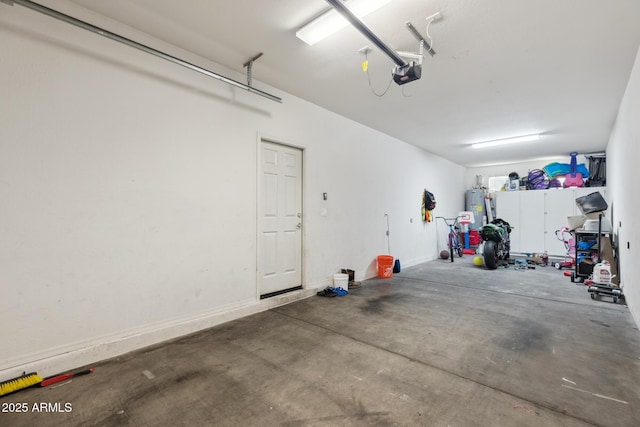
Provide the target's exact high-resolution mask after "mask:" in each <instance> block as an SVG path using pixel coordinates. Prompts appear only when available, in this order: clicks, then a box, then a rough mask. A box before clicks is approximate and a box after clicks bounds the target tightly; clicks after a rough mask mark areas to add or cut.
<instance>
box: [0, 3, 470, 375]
mask: <svg viewBox="0 0 640 427" xmlns="http://www.w3.org/2000/svg"><path fill="white" fill-rule="evenodd" d="M74 12H75V13H74V15H75V16H77V17H79V18H81V19H89V18H90V20H91V21H92V22H94V23H96V24H97V25H103V23H102V22H101V18H99V17H96V16H94V15H89V16H88V17H86V16H83V11H82V9H77V10H74ZM105 22H106V21H105ZM107 23H108V24H109V28H110V29H112V30H113V31H115V32H120V33H123V34H125V35H127V36H129V37H131V38H133V39H136V40H138V41H140V42H143V43H146V44H150V45H153V46H154V47H156V48H159V49H161V50H166V51H169V52H171V53H173V54H175V55H176V56H179V57H182V58H184V59H186V60H190V61H193V62H196V63H198V64H200V65H202V66H205V67H206V68H210V69H213V70H216V71H219V72H221V73H222V74H226V75H229V76H230V77H234V78H235V79H237V80H239V81H242V80H243V76H240V75H234V74H233V73H232V72H231V71H230V70H225V69H224V68H222V67H220V66H218V65H216V64H212V63H208V62H207V61H205V60H203V59H202V58H197V57H194V56H193V55H191V54H189V53H188V52H182V51H180V50H179V49H177V48H175V47H172V46H167V45H165V44H163V43H161V42H159V41H157V40H153V39H150V38H149V37H148V36H146V35H144V34H139V33H135V32H133V31H132V30H131V29H128V28H126V27H121V26H118V24H116V23H112V22H107ZM0 67H1V68H2V78H1V79H0V93H1V94H2V96H1V99H2V102H0V200H1V201H2V208H1V209H0V295H1V297H0V323H2V324H3V325H5V326H4V327H3V328H2V329H1V332H0V334H1V336H0V338H1V339H2V341H1V342H2V343H3V351H2V352H1V354H0V380H4V379H6V378H11V377H14V376H16V375H18V374H20V373H21V372H22V371H23V370H27V371H31V370H36V371H38V372H39V373H41V374H43V375H48V374H52V373H55V372H59V371H63V370H66V369H70V368H73V367H76V366H79V365H84V364H88V363H92V362H93V361H97V360H101V359H104V358H107V357H111V356H114V355H117V354H121V353H123V352H126V351H130V350H132V349H134V348H139V347H142V346H145V345H149V344H152V343H155V342H158V341H161V340H165V339H169V338H172V337H175V336H179V335H181V334H185V333H189V332H192V331H195V330H198V329H201V328H205V327H208V326H212V325H215V324H217V323H220V322H222V321H226V320H229V319H232V318H236V317H239V316H242V315H246V314H249V313H252V312H255V311H259V310H263V309H266V308H268V307H269V306H270V305H269V304H272V305H273V304H275V303H268V302H267V303H265V302H260V301H259V299H258V291H257V284H256V283H257V281H256V262H257V261H256V233H257V230H256V192H257V190H256V189H257V176H256V163H257V147H258V141H259V139H260V138H261V137H265V138H269V139H271V140H275V141H277V142H278V141H279V142H285V143H290V144H293V145H296V146H299V147H301V148H304V150H305V152H304V179H305V186H304V209H305V214H304V242H305V255H304V260H305V261H304V285H305V287H306V288H307V291H306V293H305V292H301V293H299V295H298V297H303V296H307V295H310V294H312V293H313V292H312V289H311V288H314V287H322V286H325V285H326V284H328V283H329V280H330V278H331V277H332V274H333V273H335V272H337V271H338V269H339V268H340V267H350V268H353V269H355V270H356V272H357V275H358V278H359V279H362V278H364V277H371V276H373V275H375V264H374V260H375V257H376V255H378V254H381V253H385V252H386V247H387V238H386V236H385V234H384V233H385V230H386V222H385V219H384V214H385V213H388V214H389V216H390V218H391V224H390V226H391V236H390V238H391V251H392V253H393V255H396V256H398V257H399V258H400V259H401V260H402V262H403V266H405V267H406V266H408V265H411V264H415V263H418V262H421V261H424V260H427V259H431V258H435V256H436V254H437V249H438V248H437V244H436V226H435V225H434V224H433V223H432V224H424V223H422V221H421V220H420V200H421V195H422V190H423V188H425V187H428V188H429V189H430V190H431V191H432V192H434V193H435V194H436V195H437V196H438V203H439V204H438V210H437V213H438V214H444V215H449V214H453V213H455V212H457V211H459V210H460V209H461V208H462V203H463V202H462V197H459V196H456V197H450V196H451V195H454V194H458V195H459V194H462V192H463V190H464V182H463V181H464V168H462V167H461V166H458V165H455V164H453V163H451V162H449V161H446V160H444V159H441V158H439V157H436V156H434V155H431V154H429V153H426V152H424V151H421V150H419V149H417V148H415V147H412V146H409V145H407V144H405V143H403V142H401V141H399V140H396V139H394V138H391V137H389V136H387V135H384V134H381V133H379V132H377V131H374V130H372V129H369V128H366V127H364V126H362V125H359V124H357V123H354V122H352V121H350V120H347V119H345V118H343V117H340V116H338V115H336V114H333V113H331V112H328V111H326V110H323V109H321V108H319V107H316V106H314V105H312V104H309V103H308V102H305V101H303V100H300V99H298V98H295V97H293V96H291V95H288V94H285V93H279V92H278V91H277V90H276V89H273V88H265V87H264V85H260V83H259V82H256V83H255V85H256V87H260V88H264V89H266V90H267V91H271V92H274V93H276V94H278V95H281V96H282V97H283V99H284V103H283V104H277V103H275V102H272V101H269V100H266V99H264V98H261V97H258V96H255V95H252V94H249V93H246V92H244V91H242V90H237V89H234V88H231V87H230V86H227V85H225V84H222V83H220V82H217V81H215V80H213V79H210V78H207V77H204V76H201V75H198V74H196V73H194V72H191V71H189V70H186V69H183V68H181V67H178V66H176V65H173V64H169V63H166V62H163V61H161V60H159V59H157V58H154V57H151V56H149V55H147V54H144V53H142V52H139V51H136V50H134V49H131V48H129V47H126V46H123V45H120V44H117V43H115V42H112V41H110V40H107V39H104V38H101V37H99V36H96V35H92V34H90V33H87V32H85V31H83V30H80V29H77V28H75V27H72V26H70V25H67V24H64V23H61V22H57V21H54V20H52V19H50V18H47V17H44V16H40V15H39V14H37V13H35V12H32V11H29V10H26V9H24V8H21V7H18V6H16V7H9V6H6V5H2V14H0ZM323 192H326V193H328V196H329V199H328V200H327V201H326V202H324V201H322V198H321V195H322V193H323ZM322 207H325V208H327V212H328V215H327V216H321V215H320V209H321V208H322ZM282 301H286V300H280V302H279V303H282Z"/></svg>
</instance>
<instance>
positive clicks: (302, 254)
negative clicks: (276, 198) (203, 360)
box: [255, 133, 307, 301]
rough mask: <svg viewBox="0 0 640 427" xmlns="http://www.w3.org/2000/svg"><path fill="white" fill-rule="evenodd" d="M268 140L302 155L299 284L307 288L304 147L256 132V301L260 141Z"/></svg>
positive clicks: (258, 271) (260, 163)
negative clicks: (295, 150) (297, 151)
mask: <svg viewBox="0 0 640 427" xmlns="http://www.w3.org/2000/svg"><path fill="white" fill-rule="evenodd" d="M263 142H268V143H270V144H276V145H280V146H283V147H288V148H294V149H297V150H300V154H301V156H302V159H301V165H302V173H301V174H300V179H301V180H302V182H301V183H300V187H301V188H300V191H301V211H302V212H301V213H302V215H301V221H302V230H301V232H302V235H301V243H300V275H301V277H300V285H301V286H302V289H307V280H306V276H307V275H306V268H305V266H306V256H305V254H306V250H305V247H306V236H307V233H306V222H307V214H306V197H305V194H306V191H305V186H306V182H307V179H306V171H307V168H306V158H307V156H306V148H305V147H303V146H301V145H299V144H293V143H290V142H284V141H283V140H282V139H280V138H274V137H271V136H267V135H264V134H261V133H258V135H257V138H256V201H255V207H256V259H255V266H256V275H255V291H256V301H260V261H261V258H260V257H261V256H262V252H261V248H260V233H261V230H262V222H261V219H260V203H261V201H262V150H261V148H262V143H263Z"/></svg>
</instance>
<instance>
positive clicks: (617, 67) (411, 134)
mask: <svg viewBox="0 0 640 427" xmlns="http://www.w3.org/2000/svg"><path fill="white" fill-rule="evenodd" d="M72 2H73V3H76V4H79V5H82V6H84V7H86V8H88V9H91V10H93V11H96V12H98V13H100V14H103V15H106V16H107V17H109V18H112V19H115V20H117V21H120V22H122V23H124V24H127V25H129V26H132V27H134V28H136V29H138V30H141V31H143V32H146V33H148V34H150V35H152V36H154V37H157V38H159V39H162V40H164V41H167V42H169V43H171V44H173V45H176V46H178V47H181V48H184V49H187V50H189V51H191V52H194V53H196V54H198V55H200V56H202V57H205V58H207V59H210V60H212V61H214V62H217V63H219V64H221V65H224V66H226V67H228V68H231V69H234V70H236V71H238V72H242V73H244V70H243V66H242V64H244V63H245V62H246V61H247V60H248V59H249V58H251V57H253V56H254V55H255V54H257V53H259V52H263V53H264V56H263V57H262V58H260V59H259V60H258V61H257V62H256V63H255V65H254V67H253V77H254V85H255V86H256V87H257V88H261V87H260V83H261V82H264V83H267V84H269V85H272V86H274V87H277V88H279V89H282V90H284V91H286V92H288V93H291V94H294V95H296V96H299V97H301V98H303V99H306V100H308V101H310V102H313V103H314V104H317V105H320V106H322V107H324V108H326V109H328V110H332V111H335V112H336V113H339V114H341V115H343V116H346V117H349V118H351V119H353V120H355V121H358V122H361V123H364V124H366V125H368V126H370V127H372V128H375V129H378V130H380V131H382V132H384V133H387V134H389V135H392V136H394V137H397V138H399V139H401V140H403V141H406V142H408V143H410V144H413V145H416V146H419V147H422V148H424V149H425V150H428V151H431V152H433V153H436V154H438V155H440V156H442V157H445V158H448V159H450V160H452V161H454V162H456V163H459V164H462V165H467V166H479V165H489V164H499V163H508V162H515V161H521V160H528V159H534V158H543V157H547V156H557V155H567V154H568V153H569V152H570V151H578V152H580V153H588V152H599V151H603V150H604V148H605V147H606V144H607V141H608V137H609V134H610V132H611V129H612V126H613V123H614V120H615V117H616V114H617V110H618V106H619V105H620V101H621V99H622V95H623V93H624V90H625V88H626V84H627V81H628V78H629V74H630V72H631V68H632V66H633V62H634V60H635V56H636V53H637V51H638V46H639V45H640V24H639V20H640V1H637V0H610V1H607V2H604V1H601V0H535V1H534V0H449V1H446V0H395V1H393V2H391V3H390V4H388V5H386V6H384V7H383V8H382V9H380V10H379V11H377V12H374V13H373V14H371V15H369V16H367V17H365V18H363V21H364V22H365V23H366V24H367V25H368V26H369V27H370V28H371V29H372V30H373V32H375V33H376V34H377V35H378V36H379V37H380V38H381V39H382V40H384V41H385V42H386V43H387V44H388V45H390V46H391V47H393V48H394V49H397V50H403V51H415V50H417V42H416V41H415V39H414V38H413V37H412V36H411V34H410V33H409V32H408V31H407V30H406V28H405V22H406V21H411V22H412V23H413V24H414V25H415V26H416V27H417V28H418V29H419V30H420V31H421V32H423V33H425V30H426V21H425V18H426V17H427V16H430V15H432V14H434V13H435V12H438V11H440V12H441V13H442V19H440V20H438V21H435V22H433V23H432V24H431V26H430V28H429V33H430V35H431V37H432V38H433V44H434V49H435V51H436V52H437V55H436V56H435V57H433V58H432V57H431V56H429V55H426V57H425V61H424V63H423V74H422V79H421V80H418V81H415V82H411V83H408V84H406V85H404V86H397V85H395V83H392V85H391V86H390V87H389V90H388V92H387V93H386V95H384V96H382V97H378V96H376V95H374V94H373V93H372V90H371V89H370V87H369V84H368V80H367V75H366V74H365V73H363V71H362V69H361V65H360V64H361V62H362V60H363V59H364V57H363V55H362V54H361V53H359V52H358V49H360V48H362V47H363V46H365V45H369V46H372V44H371V43H370V42H369V41H368V40H366V39H365V38H364V36H362V35H361V34H360V33H359V32H357V31H356V30H355V29H354V28H352V27H348V28H345V29H344V30H341V31H339V32H338V33H336V34H334V35H333V36H331V37H329V38H327V39H325V40H323V41H321V42H319V43H318V44H316V45H315V46H308V45H306V44H304V43H303V42H302V41H300V40H298V39H297V38H296V36H295V32H296V30H297V29H298V28H299V27H300V26H301V25H303V24H304V23H306V22H308V21H309V20H310V19H311V18H313V17H315V16H317V15H318V14H319V13H320V12H322V11H324V10H326V9H328V8H329V6H328V4H327V3H326V2H325V1H323V0H307V1H302V0H235V1H225V2H222V1H215V0H213V1H211V0H185V1H180V2H178V1H175V0H109V1H104V0H72ZM47 4H49V5H51V6H52V7H55V2H47ZM392 67H393V63H392V62H391V61H390V60H389V59H388V58H387V57H386V56H385V55H384V54H382V53H381V52H380V51H379V50H377V49H376V48H374V50H373V52H371V54H370V55H369V72H370V80H371V86H372V88H373V90H375V91H376V92H383V91H384V89H385V88H386V87H387V85H388V84H389V80H390V78H391V68H392ZM214 71H215V70H214ZM283 102H287V99H286V96H285V97H284V99H283ZM532 133H542V134H544V138H543V139H541V140H539V141H536V142H533V143H526V144H522V145H521V146H519V147H509V148H505V147H497V148H494V149H484V150H473V149H471V148H469V147H468V146H466V145H467V144H469V143H471V142H476V141H484V140H492V139H497V138H503V137H510V136H518V135H526V134H532Z"/></svg>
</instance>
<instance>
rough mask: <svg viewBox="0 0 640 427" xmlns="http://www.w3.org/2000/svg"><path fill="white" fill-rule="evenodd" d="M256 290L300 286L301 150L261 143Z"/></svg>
mask: <svg viewBox="0 0 640 427" xmlns="http://www.w3.org/2000/svg"><path fill="white" fill-rule="evenodd" d="M259 161H260V171H259V176H260V181H261V182H260V183H259V185H260V195H259V200H258V205H259V206H258V218H259V223H258V240H259V241H258V289H259V293H260V295H261V296H262V297H264V296H265V295H269V294H273V293H277V292H281V291H285V290H288V289H295V288H299V287H301V286H302V150H300V149H297V148H293V147H288V146H284V145H280V144H274V143H271V142H267V141H264V140H263V141H261V143H260V157H259Z"/></svg>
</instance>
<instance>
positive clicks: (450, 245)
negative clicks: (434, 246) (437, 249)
mask: <svg viewBox="0 0 640 427" xmlns="http://www.w3.org/2000/svg"><path fill="white" fill-rule="evenodd" d="M453 239H454V236H453V233H449V257H451V262H453V248H454V246H453Z"/></svg>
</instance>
